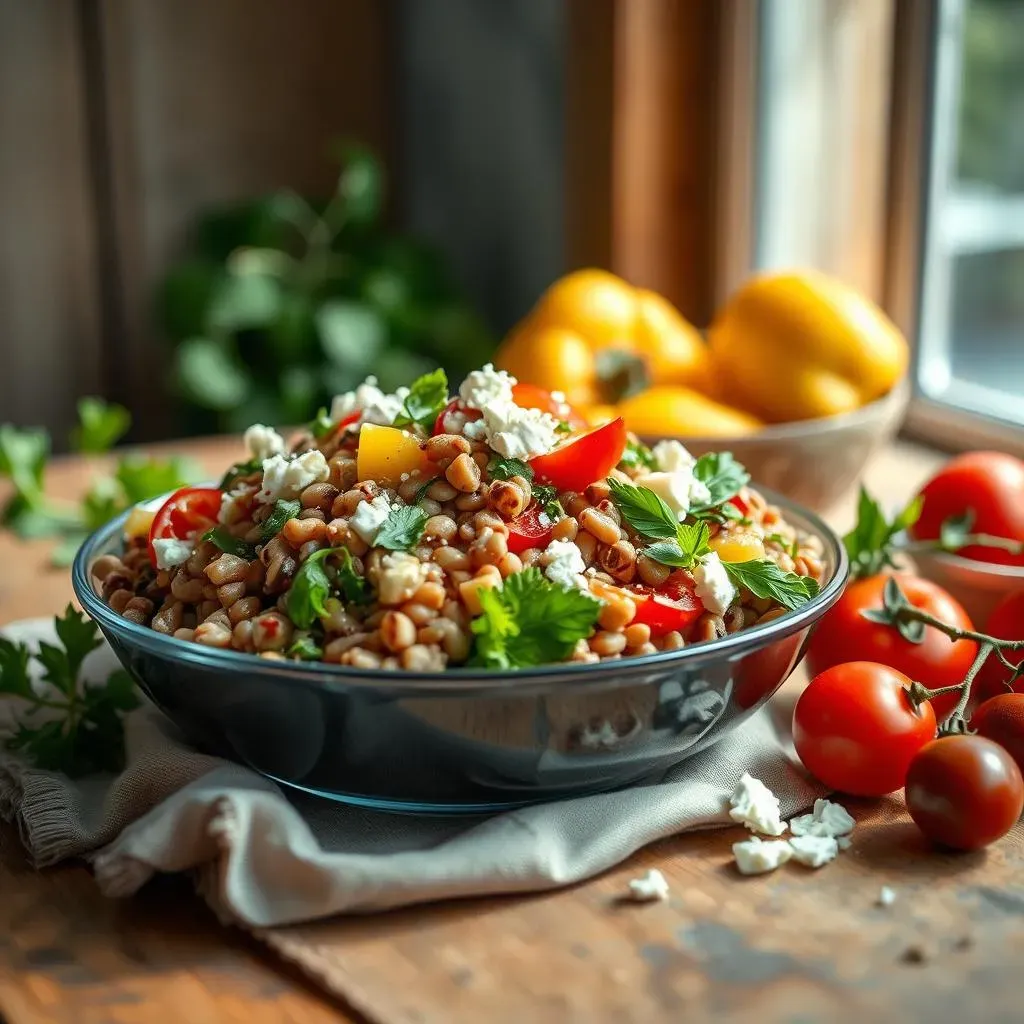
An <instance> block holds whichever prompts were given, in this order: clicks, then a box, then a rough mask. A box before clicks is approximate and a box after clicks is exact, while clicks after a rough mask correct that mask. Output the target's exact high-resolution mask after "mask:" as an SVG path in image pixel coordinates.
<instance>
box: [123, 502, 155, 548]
mask: <svg viewBox="0 0 1024 1024" xmlns="http://www.w3.org/2000/svg"><path fill="white" fill-rule="evenodd" d="M155 517H156V511H155V510H147V509H144V508H142V507H141V506H140V505H136V506H135V508H133V509H132V510H131V512H129V513H128V518H127V519H126V520H125V521H124V539H125V540H135V538H136V537H148V536H149V530H150V527H152V525H153V519H154V518H155Z"/></svg>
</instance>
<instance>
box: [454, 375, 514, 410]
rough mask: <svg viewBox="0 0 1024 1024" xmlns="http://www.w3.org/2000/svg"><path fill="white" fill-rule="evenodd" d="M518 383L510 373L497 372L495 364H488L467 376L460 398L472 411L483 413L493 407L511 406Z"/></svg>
mask: <svg viewBox="0 0 1024 1024" xmlns="http://www.w3.org/2000/svg"><path fill="white" fill-rule="evenodd" d="M517 383H518V382H517V381H516V379H515V377H513V376H512V375H511V374H510V373H506V372H505V371H504V370H496V369H495V368H494V364H493V363H486V364H484V366H483V367H482V368H481V369H479V370H473V372H472V373H470V374H467V376H466V379H465V380H464V381H463V382H462V385H461V387H460V388H459V398H461V399H462V400H463V401H464V402H465V403H466V405H468V406H469V407H470V409H479V410H480V411H481V412H483V411H484V410H485V409H486V408H487V407H488V406H491V405H510V404H511V403H512V388H513V387H514V386H515V385H516V384H517Z"/></svg>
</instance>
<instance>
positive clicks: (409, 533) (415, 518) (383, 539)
mask: <svg viewBox="0 0 1024 1024" xmlns="http://www.w3.org/2000/svg"><path fill="white" fill-rule="evenodd" d="M429 518H430V517H429V516H428V515H427V513H426V512H424V511H423V509H421V508H420V507H419V506H417V505H396V506H394V507H393V508H392V509H391V511H390V512H389V513H388V517H387V519H385V520H384V524H383V525H382V526H381V528H380V532H379V533H378V534H377V539H376V540H375V541H374V542H373V543H374V546H375V547H378V548H387V549H388V550H389V551H408V550H409V548H411V547H413V546H414V545H415V544H416V542H417V541H418V540H419V539H420V537H421V536H422V535H423V527H424V526H426V523H427V520H428V519H429Z"/></svg>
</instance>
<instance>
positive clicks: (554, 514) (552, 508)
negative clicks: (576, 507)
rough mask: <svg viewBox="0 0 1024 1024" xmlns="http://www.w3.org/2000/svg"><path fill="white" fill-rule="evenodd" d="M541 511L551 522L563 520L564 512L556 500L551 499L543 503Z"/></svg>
mask: <svg viewBox="0 0 1024 1024" xmlns="http://www.w3.org/2000/svg"><path fill="white" fill-rule="evenodd" d="M542 511H543V512H544V515H546V516H547V517H548V519H550V520H551V521H552V522H555V521H557V520H559V519H564V518H565V516H566V511H565V509H564V508H562V503H561V502H560V501H559V500H558V499H557V498H553V499H552V500H551V501H549V502H547V503H545V505H544V508H543V510H542Z"/></svg>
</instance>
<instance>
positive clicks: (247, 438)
mask: <svg viewBox="0 0 1024 1024" xmlns="http://www.w3.org/2000/svg"><path fill="white" fill-rule="evenodd" d="M242 439H243V441H244V442H245V447H246V449H247V450H248V452H249V454H250V455H251V456H252V457H253V458H254V459H259V461H260V462H262V461H263V460H264V459H269V458H270V457H271V456H273V455H283V454H284V452H285V449H286V447H287V446H286V445H285V442H284V438H283V437H282V436H281V435H280V434H279V433H278V432H277V431H276V430H274V428H273V427H265V426H264V425H263V424H262V423H254V424H253V425H252V426H251V427H249V428H248V429H247V430H246V432H245V434H244V435H243V436H242Z"/></svg>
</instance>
